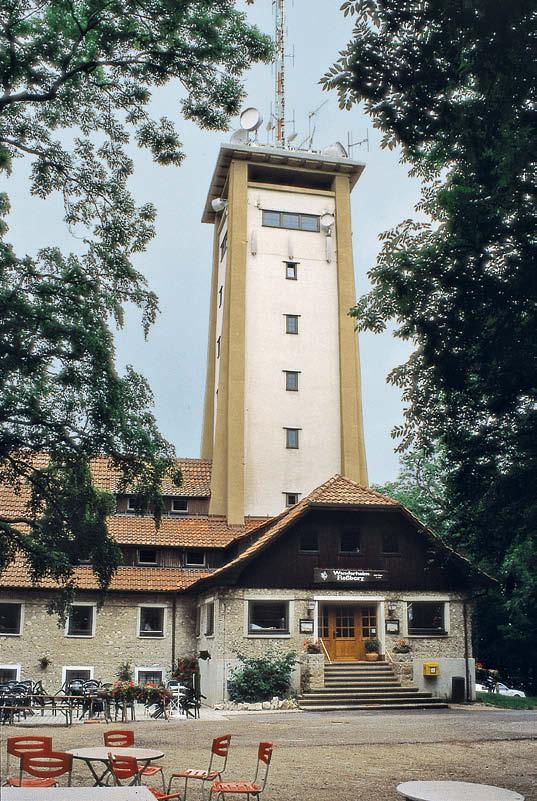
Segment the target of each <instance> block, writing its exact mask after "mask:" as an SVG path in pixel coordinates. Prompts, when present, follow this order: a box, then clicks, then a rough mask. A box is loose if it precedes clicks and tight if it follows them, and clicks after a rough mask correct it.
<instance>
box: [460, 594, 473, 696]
mask: <svg viewBox="0 0 537 801" xmlns="http://www.w3.org/2000/svg"><path fill="white" fill-rule="evenodd" d="M462 619H463V623H464V665H465V669H466V701H471V700H472V695H471V691H470V687H471V678H470V653H469V651H470V649H469V647H468V602H467V601H466V600H464V601H463V602H462Z"/></svg>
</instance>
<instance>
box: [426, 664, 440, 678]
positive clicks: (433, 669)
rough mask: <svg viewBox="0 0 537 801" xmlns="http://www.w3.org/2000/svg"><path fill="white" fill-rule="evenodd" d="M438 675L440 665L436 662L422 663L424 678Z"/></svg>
mask: <svg viewBox="0 0 537 801" xmlns="http://www.w3.org/2000/svg"><path fill="white" fill-rule="evenodd" d="M439 674H440V664H439V663H438V662H424V663H423V675H424V676H438V675H439Z"/></svg>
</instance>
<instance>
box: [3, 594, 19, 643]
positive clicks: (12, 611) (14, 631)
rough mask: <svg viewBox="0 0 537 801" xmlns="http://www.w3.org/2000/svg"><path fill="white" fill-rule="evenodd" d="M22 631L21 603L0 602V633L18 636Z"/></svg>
mask: <svg viewBox="0 0 537 801" xmlns="http://www.w3.org/2000/svg"><path fill="white" fill-rule="evenodd" d="M21 633H22V604H20V603H4V602H2V603H0V635H2V636H8V637H9V636H11V637H13V636H18V635H20V634H21Z"/></svg>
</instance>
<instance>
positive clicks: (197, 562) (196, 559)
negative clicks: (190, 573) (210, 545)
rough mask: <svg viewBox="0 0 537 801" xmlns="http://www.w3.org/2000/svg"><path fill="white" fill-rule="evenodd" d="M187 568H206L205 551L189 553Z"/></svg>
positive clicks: (186, 561)
mask: <svg viewBox="0 0 537 801" xmlns="http://www.w3.org/2000/svg"><path fill="white" fill-rule="evenodd" d="M185 566H186V567H205V551H202V550H199V549H196V550H194V549H192V550H191V551H187V552H186V556H185Z"/></svg>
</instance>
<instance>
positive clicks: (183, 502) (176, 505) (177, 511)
mask: <svg viewBox="0 0 537 801" xmlns="http://www.w3.org/2000/svg"><path fill="white" fill-rule="evenodd" d="M171 512H172V515H186V514H188V498H172V509H171Z"/></svg>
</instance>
